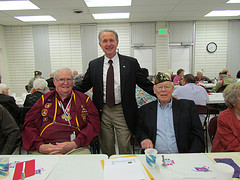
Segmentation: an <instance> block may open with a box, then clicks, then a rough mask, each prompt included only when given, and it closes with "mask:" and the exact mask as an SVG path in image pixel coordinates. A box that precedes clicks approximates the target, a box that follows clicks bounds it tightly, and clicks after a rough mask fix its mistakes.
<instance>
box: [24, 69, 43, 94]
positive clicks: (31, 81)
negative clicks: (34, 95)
mask: <svg viewBox="0 0 240 180" xmlns="http://www.w3.org/2000/svg"><path fill="white" fill-rule="evenodd" d="M41 75H42V72H41V71H34V77H33V78H32V79H30V81H29V82H28V86H27V92H29V93H30V92H31V91H32V88H33V81H34V80H35V79H37V78H40V77H41Z"/></svg>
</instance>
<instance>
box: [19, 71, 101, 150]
mask: <svg viewBox="0 0 240 180" xmlns="http://www.w3.org/2000/svg"><path fill="white" fill-rule="evenodd" d="M54 84H55V86H56V89H55V90H53V91H50V92H48V93H46V94H44V95H42V97H41V98H40V99H39V100H38V101H37V102H36V103H35V104H34V106H33V107H32V108H31V109H30V110H29V111H28V113H27V114H26V117H25V123H24V125H23V129H22V137H23V138H22V140H23V147H24V149H26V150H27V151H29V153H30V154H83V153H84V154H85V153H90V150H89V144H90V142H91V141H92V139H93V138H94V137H95V136H97V135H98V133H99V130H100V119H99V114H98V111H97V109H96V107H95V106H94V104H93V103H92V101H91V100H90V98H89V97H88V96H87V95H85V94H83V93H81V92H77V91H73V90H72V86H73V75H72V71H71V70H70V69H69V68H62V69H58V70H57V71H56V72H55V74H54Z"/></svg>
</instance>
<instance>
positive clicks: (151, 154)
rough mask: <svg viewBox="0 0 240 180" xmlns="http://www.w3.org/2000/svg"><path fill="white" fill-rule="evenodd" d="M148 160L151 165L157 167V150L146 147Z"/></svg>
mask: <svg viewBox="0 0 240 180" xmlns="http://www.w3.org/2000/svg"><path fill="white" fill-rule="evenodd" d="M144 152H145V155H146V162H147V164H148V165H149V166H150V167H155V165H156V161H157V150H156V149H153V148H149V149H145V151H144Z"/></svg>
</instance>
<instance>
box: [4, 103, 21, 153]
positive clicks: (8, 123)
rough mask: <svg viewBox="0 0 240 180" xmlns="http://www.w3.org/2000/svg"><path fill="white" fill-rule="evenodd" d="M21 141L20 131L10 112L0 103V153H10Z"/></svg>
mask: <svg viewBox="0 0 240 180" xmlns="http://www.w3.org/2000/svg"><path fill="white" fill-rule="evenodd" d="M20 141H21V131H20V129H19V127H18V125H17V123H16V122H15V120H14V119H13V117H12V116H11V114H10V113H9V112H8V111H7V110H6V109H5V108H4V107H3V106H2V105H0V154H1V155H6V154H12V153H13V152H14V150H15V149H16V148H17V147H18V146H19V144H20Z"/></svg>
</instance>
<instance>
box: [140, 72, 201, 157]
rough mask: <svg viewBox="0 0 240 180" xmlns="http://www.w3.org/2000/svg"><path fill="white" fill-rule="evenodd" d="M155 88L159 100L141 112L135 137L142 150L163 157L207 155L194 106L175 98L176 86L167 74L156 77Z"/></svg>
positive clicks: (191, 103)
mask: <svg viewBox="0 0 240 180" xmlns="http://www.w3.org/2000/svg"><path fill="white" fill-rule="evenodd" d="M153 88H154V93H155V94H156V96H157V98H158V100H156V101H153V102H150V103H148V104H145V105H143V106H142V107H141V108H140V110H139V121H138V124H137V131H136V137H137V139H138V141H139V143H140V144H141V147H142V148H143V149H147V148H155V149H157V151H158V153H163V154H168V153H200V152H204V136H203V128H202V125H201V122H200V119H199V116H198V112H197V109H196V106H195V103H194V102H193V101H191V100H185V99H180V100H177V99H175V98H173V97H172V93H173V91H174V86H173V83H172V82H171V79H170V77H169V76H167V75H165V74H164V73H161V72H160V73H158V74H157V77H156V79H155V85H154V87H153Z"/></svg>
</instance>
